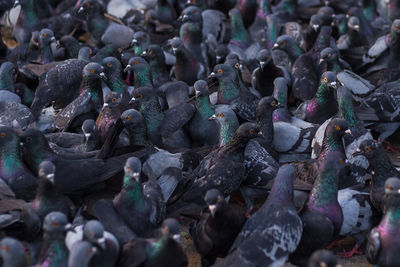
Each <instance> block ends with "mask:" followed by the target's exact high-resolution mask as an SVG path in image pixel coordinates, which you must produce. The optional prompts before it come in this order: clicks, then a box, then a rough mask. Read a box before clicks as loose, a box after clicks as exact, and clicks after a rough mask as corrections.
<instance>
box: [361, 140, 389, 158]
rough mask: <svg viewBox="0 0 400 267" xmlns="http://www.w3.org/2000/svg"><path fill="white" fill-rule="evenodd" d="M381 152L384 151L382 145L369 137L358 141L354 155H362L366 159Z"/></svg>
mask: <svg viewBox="0 0 400 267" xmlns="http://www.w3.org/2000/svg"><path fill="white" fill-rule="evenodd" d="M382 152H383V153H385V152H384V149H383V147H382V145H381V144H380V143H378V142H377V141H375V140H371V139H369V140H364V141H362V142H361V143H360V146H359V147H358V149H357V151H356V152H355V153H354V155H364V156H365V157H366V158H367V159H373V158H375V157H378V156H379V154H380V153H382Z"/></svg>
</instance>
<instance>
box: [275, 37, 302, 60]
mask: <svg viewBox="0 0 400 267" xmlns="http://www.w3.org/2000/svg"><path fill="white" fill-rule="evenodd" d="M273 48H274V49H280V50H283V51H284V52H285V53H286V54H287V55H288V56H289V58H290V61H291V62H292V63H294V62H295V61H296V59H297V58H298V57H299V56H301V55H302V54H304V51H303V49H301V48H300V47H299V45H298V44H297V43H296V42H295V41H294V39H293V38H292V37H291V36H289V35H281V36H279V37H278V39H277V40H276V43H275V44H274V47H273Z"/></svg>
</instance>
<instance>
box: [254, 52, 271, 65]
mask: <svg viewBox="0 0 400 267" xmlns="http://www.w3.org/2000/svg"><path fill="white" fill-rule="evenodd" d="M271 59H272V56H271V52H270V51H269V50H267V49H261V50H260V52H258V54H257V60H258V62H259V63H260V67H261V68H264V66H265V65H267V64H268V63H269V62H270V61H271Z"/></svg>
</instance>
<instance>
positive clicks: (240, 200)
mask: <svg viewBox="0 0 400 267" xmlns="http://www.w3.org/2000/svg"><path fill="white" fill-rule="evenodd" d="M232 200H233V201H235V202H236V203H237V204H239V205H240V206H244V202H243V200H242V199H241V198H240V196H239V194H238V192H237V191H235V192H233V193H232Z"/></svg>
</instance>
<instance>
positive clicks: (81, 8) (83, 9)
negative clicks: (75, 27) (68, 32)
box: [78, 6, 85, 14]
mask: <svg viewBox="0 0 400 267" xmlns="http://www.w3.org/2000/svg"><path fill="white" fill-rule="evenodd" d="M83 12H85V8H84V7H83V6H81V7H80V8H79V10H78V14H82V13H83Z"/></svg>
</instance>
